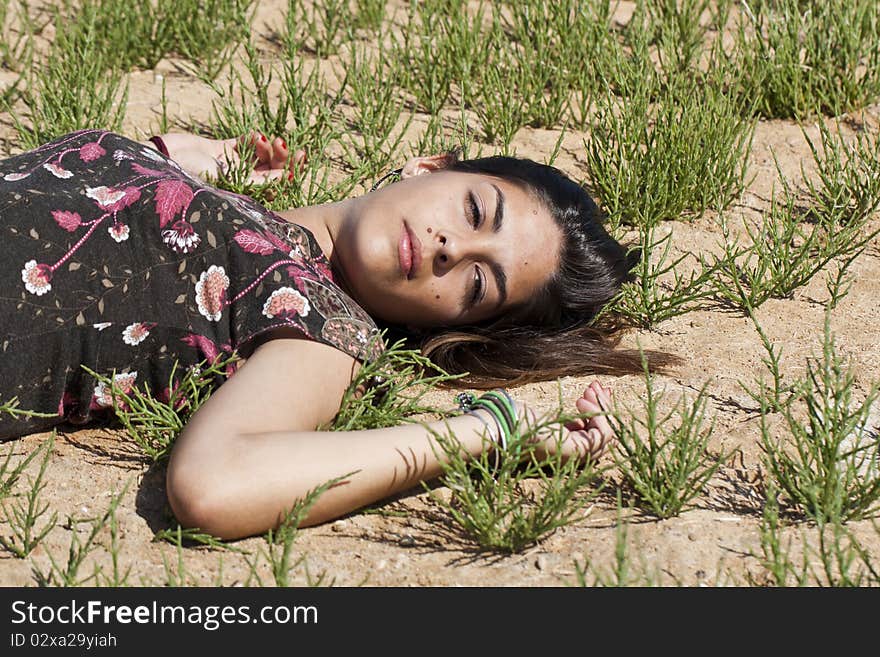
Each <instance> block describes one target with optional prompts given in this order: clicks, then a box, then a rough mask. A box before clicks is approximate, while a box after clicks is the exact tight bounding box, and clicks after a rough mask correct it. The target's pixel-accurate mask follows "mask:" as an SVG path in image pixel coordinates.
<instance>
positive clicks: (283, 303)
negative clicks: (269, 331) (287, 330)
mask: <svg viewBox="0 0 880 657" xmlns="http://www.w3.org/2000/svg"><path fill="white" fill-rule="evenodd" d="M309 310H310V308H309V300H308V299H306V298H305V297H304V296H303V295H301V294H300V293H299V292H297V291H296V290H294V289H293V288H292V287H281V288H278V289H277V290H275V291H274V292H273V293H272V294H270V295H269V298H268V299H266V303H265V304H264V305H263V314H264V315H265V316H266V317H268V318H269V319H272V318H273V317H295V316H296V315H299V316H300V317H305V316H306V315H308V314H309Z"/></svg>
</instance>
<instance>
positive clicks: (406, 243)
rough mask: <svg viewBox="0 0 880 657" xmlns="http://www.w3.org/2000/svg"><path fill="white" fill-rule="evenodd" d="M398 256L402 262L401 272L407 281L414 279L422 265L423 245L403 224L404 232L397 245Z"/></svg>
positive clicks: (404, 223)
mask: <svg viewBox="0 0 880 657" xmlns="http://www.w3.org/2000/svg"><path fill="white" fill-rule="evenodd" d="M397 256H398V259H399V260H400V271H401V272H402V273H403V275H404V276H406V278H407V279H411V278H413V276H415V274H416V272H417V271H419V267H420V266H421V264H422V243H421V242H420V241H419V238H418V237H416V236H415V235H414V234H413V232H412V231H411V230H410V228H409V226H407V225H406V222H405V221H404V222H403V232H402V233H401V235H400V242H398V244H397Z"/></svg>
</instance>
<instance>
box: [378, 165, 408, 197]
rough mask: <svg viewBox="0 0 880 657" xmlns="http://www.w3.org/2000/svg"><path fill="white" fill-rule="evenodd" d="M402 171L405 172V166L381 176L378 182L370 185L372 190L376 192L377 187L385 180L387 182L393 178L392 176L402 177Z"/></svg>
mask: <svg viewBox="0 0 880 657" xmlns="http://www.w3.org/2000/svg"><path fill="white" fill-rule="evenodd" d="M401 173H403V168H400V169H395V170H394V171H389V172H388V173H386V174H385V175H384V176H382V177H381V178H379V180H377V181H376V182H374V183H373V186H372V187H370V191H371V192H375V191H376V190H377V189H379V185H381V184H382V183H383V182H385V181H386V180H388V179H389V178H392V177H394V178H400V174H401Z"/></svg>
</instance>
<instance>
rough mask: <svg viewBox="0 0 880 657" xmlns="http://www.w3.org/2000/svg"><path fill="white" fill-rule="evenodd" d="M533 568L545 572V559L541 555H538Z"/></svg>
mask: <svg viewBox="0 0 880 657" xmlns="http://www.w3.org/2000/svg"><path fill="white" fill-rule="evenodd" d="M535 568H537V569H538V570H547V557H545V556H544V555H543V554H539V555H538V557H537V558H536V559H535Z"/></svg>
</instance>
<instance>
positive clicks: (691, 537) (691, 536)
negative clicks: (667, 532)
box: [688, 533, 697, 541]
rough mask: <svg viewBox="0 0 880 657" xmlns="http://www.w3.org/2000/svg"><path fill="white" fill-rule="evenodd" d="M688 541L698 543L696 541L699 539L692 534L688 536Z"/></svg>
mask: <svg viewBox="0 0 880 657" xmlns="http://www.w3.org/2000/svg"><path fill="white" fill-rule="evenodd" d="M688 540H689V541H696V540H697V537H696V536H695V535H694V534H692V533H691V534H688Z"/></svg>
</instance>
